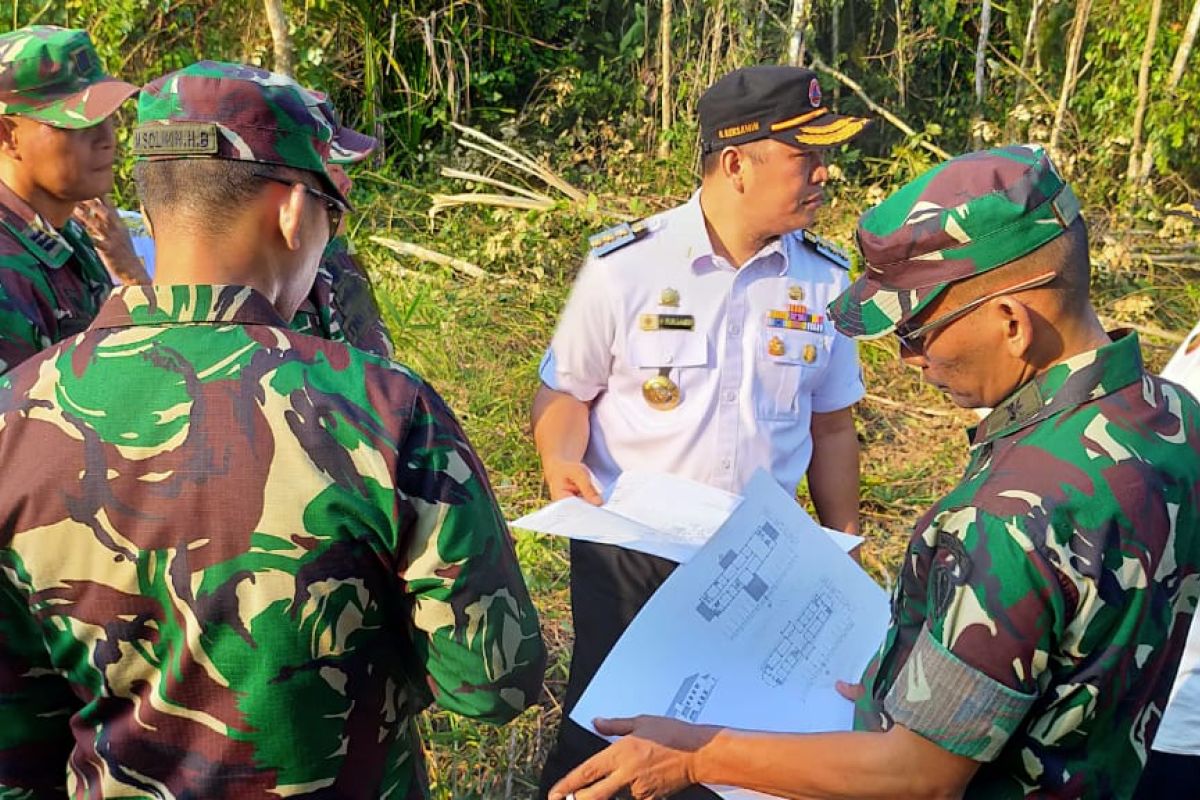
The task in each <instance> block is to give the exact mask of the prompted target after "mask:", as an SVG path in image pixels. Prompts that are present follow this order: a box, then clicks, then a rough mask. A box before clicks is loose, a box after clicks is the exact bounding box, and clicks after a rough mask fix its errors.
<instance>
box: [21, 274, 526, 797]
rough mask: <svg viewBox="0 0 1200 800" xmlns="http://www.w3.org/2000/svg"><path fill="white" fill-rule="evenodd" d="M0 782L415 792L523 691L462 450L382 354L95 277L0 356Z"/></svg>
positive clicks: (522, 629)
mask: <svg viewBox="0 0 1200 800" xmlns="http://www.w3.org/2000/svg"><path fill="white" fill-rule="evenodd" d="M0 459H3V463H4V464H5V465H6V468H7V469H8V470H9V471H10V473H12V472H17V473H19V474H20V475H21V479H20V480H6V481H3V482H0V719H3V724H2V725H0V797H5V798H9V797H22V798H24V797H31V798H32V797H51V796H54V797H62V796H65V795H64V792H66V793H67V794H69V795H70V796H72V797H80V798H132V797H139V798H140V797H160V798H238V799H239V800H257V799H258V798H263V799H264V800H266V798H271V800H278V798H280V797H300V796H303V797H314V798H315V797H337V798H367V797H371V798H375V797H388V798H419V797H424V796H426V795H427V794H428V792H427V789H426V781H425V778H424V771H423V767H422V755H421V748H420V744H419V741H418V739H417V738H416V735H415V732H414V727H413V717H414V715H415V714H416V713H417V712H418V711H419V710H420V709H422V708H423V707H425V706H426V705H427V704H428V703H429V702H430V701H436V702H437V703H438V704H439V705H440V706H442V707H443V708H446V709H449V710H451V711H454V712H457V713H460V714H464V715H467V716H470V717H473V718H477V719H480V720H485V721H488V722H492V723H503V722H505V721H507V720H510V719H511V718H513V717H514V716H515V715H516V714H518V713H519V712H520V711H521V710H522V709H524V708H525V707H526V706H528V705H529V704H531V703H533V702H534V701H535V700H536V699H537V696H538V693H539V692H540V688H541V680H542V670H543V666H544V662H545V651H544V648H543V646H542V642H541V638H540V635H539V631H538V620H537V615H536V613H535V611H534V607H533V606H532V604H531V603H530V600H529V596H528V592H527V590H526V587H525V584H524V581H523V579H522V577H521V573H520V569H519V567H518V564H517V559H516V555H515V553H514V550H513V546H512V542H511V540H510V537H509V535H508V532H507V530H506V527H505V523H504V521H503V519H502V517H501V515H500V511H499V509H498V507H497V505H496V501H495V498H494V496H493V494H492V491H491V488H490V486H489V483H488V480H487V476H486V474H485V471H484V468H483V466H482V464H481V463H480V461H479V459H478V457H477V456H476V454H475V453H474V452H473V450H472V449H471V446H470V444H469V443H468V441H467V439H466V437H465V435H464V434H463V432H462V430H461V428H460V427H459V425H458V423H457V421H456V420H455V418H454V416H453V415H452V413H451V412H450V410H449V409H448V408H447V407H446V405H445V404H444V403H443V402H442V400H441V398H440V397H439V396H438V395H437V393H436V392H435V391H434V390H433V389H431V388H430V387H429V386H428V385H427V384H425V383H424V382H423V381H422V380H421V379H420V378H418V377H417V376H415V375H414V374H412V373H411V372H409V371H408V370H407V369H405V368H404V367H402V366H399V365H397V364H394V363H392V362H390V361H386V360H384V359H380V358H377V357H375V356H371V355H369V354H367V353H363V352H361V351H358V350H356V349H354V348H352V347H347V346H346V345H344V344H340V343H336V342H329V341H324V340H321V339H317V338H314V337H311V336H304V335H301V334H297V333H294V332H292V331H289V330H287V328H286V326H285V325H284V323H283V321H282V319H280V317H279V315H278V314H277V313H276V311H275V310H274V308H273V307H272V306H271V305H270V303H269V302H268V301H267V300H266V298H264V297H263V296H262V295H259V294H257V293H255V292H254V291H253V290H251V289H248V288H245V287H237V286H224V287H222V286H164V285H155V286H131V287H123V288H120V289H118V290H116V291H115V292H114V294H113V296H112V297H111V298H110V299H109V300H108V302H107V303H106V304H105V306H104V307H103V308H102V309H101V312H100V314H99V316H98V317H97V318H96V320H95V322H94V324H93V325H92V327H91V328H90V329H88V330H87V331H86V332H84V333H82V334H80V335H78V336H76V337H73V338H71V339H69V340H67V341H64V342H62V343H60V344H58V345H56V346H55V347H53V348H51V349H50V350H47V351H45V352H43V353H42V354H40V355H38V356H36V357H35V358H33V359H30V360H29V361H26V362H25V364H23V365H22V366H21V367H19V368H18V369H16V370H14V371H13V372H11V373H9V374H8V375H6V376H4V377H3V378H0Z"/></svg>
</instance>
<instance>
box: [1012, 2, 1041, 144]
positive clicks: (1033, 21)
mask: <svg viewBox="0 0 1200 800" xmlns="http://www.w3.org/2000/svg"><path fill="white" fill-rule="evenodd" d="M1041 10H1042V0H1033V6H1032V7H1031V8H1030V9H1029V24H1028V25H1026V26H1025V42H1024V43H1023V44H1022V45H1021V63H1020V64H1018V65H1017V74H1018V75H1026V74H1028V70H1029V60H1030V57H1031V56H1032V55H1033V51H1034V50H1035V49H1036V46H1035V41H1036V39H1035V37H1036V35H1037V26H1038V15H1039V13H1040V12H1041ZM1034 60H1035V62H1036V59H1034ZM1024 99H1025V81H1018V82H1017V88H1016V89H1015V90H1014V91H1013V103H1012V104H1013V107H1014V108H1015V107H1016V106H1019V105H1021V101H1022V100H1024ZM1018 127H1019V125H1018V123H1017V121H1016V119H1015V117H1013V116H1010V117H1009V118H1008V120H1007V121H1005V123H1004V138H1006V139H1008V140H1009V141H1016V140H1017V139H1024V138H1025V135H1024V132H1023V131H1022V132H1021V133H1020V134H1019V135H1018V131H1017V129H1018Z"/></svg>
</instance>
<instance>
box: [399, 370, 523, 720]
mask: <svg viewBox="0 0 1200 800" xmlns="http://www.w3.org/2000/svg"><path fill="white" fill-rule="evenodd" d="M398 463H399V464H400V465H401V469H400V474H399V475H398V477H397V490H398V494H399V501H400V508H401V526H402V530H409V531H410V534H409V535H408V536H407V537H404V538H403V539H402V542H403V543H404V545H403V546H405V550H404V552H402V553H400V554H399V558H400V563H399V565H398V571H399V574H400V577H401V578H402V579H403V581H404V582H405V585H406V588H407V591H408V594H409V596H410V597H411V598H412V600H413V610H412V613H413V626H414V628H415V631H414V633H415V640H416V648H417V652H418V654H419V657H420V659H421V660H422V662H423V664H424V667H425V672H426V675H427V680H428V685H429V688H430V690H431V691H432V693H433V696H434V699H435V700H436V701H437V703H438V704H439V705H440V706H442V707H443V708H445V709H448V710H450V711H454V712H456V713H459V714H462V715H464V716H468V717H474V718H477V719H481V720H485V721H488V722H494V723H504V722H507V721H508V720H510V719H512V718H513V717H515V716H516V715H517V714H518V713H520V712H521V711H522V710H524V709H525V708H526V707H528V706H529V705H531V704H532V703H534V702H535V701H536V700H537V698H538V695H539V693H540V691H541V685H542V673H543V671H544V669H545V663H546V653H545V649H544V647H543V645H542V639H541V634H540V632H539V628H538V618H537V612H536V611H535V610H534V607H533V604H532V603H531V602H530V599H529V592H528V590H527V589H526V587H525V581H524V578H523V577H522V575H521V570H520V567H519V565H518V563H517V558H516V552H515V551H514V549H513V544H512V539H511V538H510V536H509V534H508V529H507V527H506V525H505V523H504V519H503V518H502V516H501V514H500V509H499V507H498V506H497V504H496V500H495V498H494V496H493V495H492V490H491V486H490V485H489V484H488V480H487V475H486V473H485V472H484V469H483V465H482V464H481V463H480V461H479V458H478V457H477V456H476V455H475V453H474V451H473V450H472V449H471V446H470V444H469V443H468V442H467V439H466V436H465V434H464V433H463V431H462V429H461V428H460V427H459V425H458V422H457V421H456V420H455V419H454V417H453V415H452V414H451V412H450V410H449V408H447V407H446V405H445V403H444V402H443V401H442V400H441V398H440V397H439V396H438V395H437V393H436V392H434V391H433V390H432V389H430V388H429V387H427V386H422V387H421V391H420V392H419V393H418V395H417V398H416V401H415V406H414V408H413V414H412V426H411V428H410V430H409V433H408V435H407V437H406V440H405V441H404V442H402V443H401V446H400V452H399V454H398Z"/></svg>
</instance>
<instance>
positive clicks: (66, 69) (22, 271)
mask: <svg viewBox="0 0 1200 800" xmlns="http://www.w3.org/2000/svg"><path fill="white" fill-rule="evenodd" d="M136 91H137V87H136V86H133V85H132V84H128V83H124V82H122V81H117V80H114V79H112V78H109V77H108V76H107V75H105V74H104V71H103V69H102V68H101V66H100V59H99V57H98V56H97V55H96V51H95V49H94V48H93V47H92V43H91V40H90V39H89V38H88V35H87V33H85V32H84V31H78V30H67V29H63V28H56V27H52V26H46V25H39V26H33V27H29V28H22V29H20V30H16V31H12V32H10V33H6V34H3V35H0V114H12V115H19V116H24V117H29V118H30V119H34V120H37V121H38V122H41V123H43V124H46V125H51V126H54V127H58V128H69V129H70V128H86V127H89V126H92V125H96V124H98V123H100V122H102V121H103V120H104V119H106V118H107V117H108V116H110V115H111V114H112V113H113V111H115V110H116V108H117V106H118V105H120V104H121V103H122V102H124V101H125V100H127V99H128V98H129V97H130V95H132V94H133V93H134V92H136ZM111 288H112V280H111V278H109V276H108V272H107V271H106V270H105V269H104V265H103V263H101V261H100V258H99V256H98V255H97V254H96V250H95V247H94V246H93V244H92V242H91V240H90V239H89V238H88V236H87V234H86V233H84V231H83V228H82V227H81V226H80V225H79V224H78V223H77V222H75V221H74V220H71V221H68V222H67V224H66V225H65V226H64V227H63V228H62V229H61V230H57V229H55V228H54V226H53V225H51V224H50V223H49V222H47V221H46V220H45V219H44V218H42V217H41V216H40V215H39V214H38V213H37V212H36V211H35V210H34V209H33V208H31V207H30V206H29V204H28V203H27V202H25V201H24V200H22V199H21V198H20V197H18V196H17V195H16V194H15V193H14V192H13V191H12V190H11V189H9V188H8V187H7V186H4V185H3V184H0V373H3V372H6V371H7V370H9V369H12V368H13V367H14V366H16V365H17V364H19V363H21V362H22V361H24V360H25V359H27V358H29V357H30V356H31V355H33V354H34V353H36V352H38V351H39V350H42V349H44V348H46V347H49V346H50V345H51V344H53V343H55V342H58V341H60V340H62V339H64V338H66V337H68V336H72V335H74V334H76V333H79V332H80V331H82V330H83V329H84V328H86V327H87V325H88V323H89V322H91V320H92V318H93V317H94V316H95V315H96V312H97V311H98V310H99V308H100V304H101V303H102V302H104V298H105V297H107V296H108V292H109V290H110V289H111Z"/></svg>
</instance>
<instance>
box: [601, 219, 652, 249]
mask: <svg viewBox="0 0 1200 800" xmlns="http://www.w3.org/2000/svg"><path fill="white" fill-rule="evenodd" d="M648 230H650V226H649V225H648V224H647V223H646V220H644V219H642V220H638V221H637V222H622V223H621V224H620V225H614V226H612V227H611V228H609V229H608V230H606V231H600V232H599V233H593V234H592V235H591V236H589V237H588V246H589V247H591V248H592V255H593V256H594V257H596V258H601V257H603V256H606V255H608V254H609V253H611V252H613V251H615V250H620V249H621V248H622V247H624V246H625V245H627V244H633V243H634V242H636V241H637V240H638V239H641V238H642V237H643V236H645V235H646V232H647V231H648Z"/></svg>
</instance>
